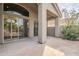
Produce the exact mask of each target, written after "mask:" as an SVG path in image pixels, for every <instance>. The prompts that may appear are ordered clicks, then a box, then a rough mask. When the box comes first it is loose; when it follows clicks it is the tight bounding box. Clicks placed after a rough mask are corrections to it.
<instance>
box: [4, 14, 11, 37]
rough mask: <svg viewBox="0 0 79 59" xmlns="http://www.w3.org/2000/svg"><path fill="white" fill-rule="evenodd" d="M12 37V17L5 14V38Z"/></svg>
mask: <svg viewBox="0 0 79 59" xmlns="http://www.w3.org/2000/svg"><path fill="white" fill-rule="evenodd" d="M10 38H11V19H10V17H9V16H7V15H5V16H4V39H10Z"/></svg>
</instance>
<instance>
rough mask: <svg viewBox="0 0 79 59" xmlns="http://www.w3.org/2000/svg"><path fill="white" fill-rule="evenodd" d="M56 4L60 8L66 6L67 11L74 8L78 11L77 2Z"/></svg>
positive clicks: (78, 4) (78, 5)
mask: <svg viewBox="0 0 79 59" xmlns="http://www.w3.org/2000/svg"><path fill="white" fill-rule="evenodd" d="M58 6H59V8H60V10H62V9H65V8H66V9H67V10H68V11H69V10H72V9H74V10H76V11H77V12H79V3H59V4H58Z"/></svg>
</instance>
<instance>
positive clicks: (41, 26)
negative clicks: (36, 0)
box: [38, 4, 47, 44]
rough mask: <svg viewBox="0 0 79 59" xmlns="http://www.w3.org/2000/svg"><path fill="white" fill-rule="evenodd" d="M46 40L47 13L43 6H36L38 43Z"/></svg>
mask: <svg viewBox="0 0 79 59" xmlns="http://www.w3.org/2000/svg"><path fill="white" fill-rule="evenodd" d="M46 39H47V11H46V5H45V4H39V5H38V42H39V43H41V44H42V43H45V42H46Z"/></svg>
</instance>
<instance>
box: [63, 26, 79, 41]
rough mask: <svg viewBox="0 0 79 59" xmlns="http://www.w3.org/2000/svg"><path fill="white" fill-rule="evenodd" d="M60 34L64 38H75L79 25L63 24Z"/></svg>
mask: <svg viewBox="0 0 79 59" xmlns="http://www.w3.org/2000/svg"><path fill="white" fill-rule="evenodd" d="M62 34H63V37H64V38H65V39H68V40H76V39H77V38H78V36H79V26H78V25H67V26H63V29H62Z"/></svg>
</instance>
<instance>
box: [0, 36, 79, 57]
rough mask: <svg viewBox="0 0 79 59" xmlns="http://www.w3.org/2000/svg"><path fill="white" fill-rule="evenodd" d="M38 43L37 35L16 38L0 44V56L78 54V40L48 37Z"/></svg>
mask: <svg viewBox="0 0 79 59" xmlns="http://www.w3.org/2000/svg"><path fill="white" fill-rule="evenodd" d="M46 40H47V43H45V44H39V43H38V40H37V37H34V38H30V39H29V38H24V39H17V40H14V41H11V42H8V43H5V44H0V56H46V55H48V56H63V55H65V56H79V41H68V40H63V39H61V38H55V37H48V38H47V39H46Z"/></svg>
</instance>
